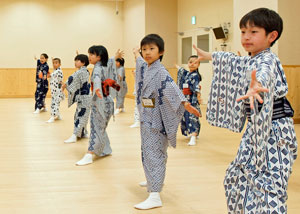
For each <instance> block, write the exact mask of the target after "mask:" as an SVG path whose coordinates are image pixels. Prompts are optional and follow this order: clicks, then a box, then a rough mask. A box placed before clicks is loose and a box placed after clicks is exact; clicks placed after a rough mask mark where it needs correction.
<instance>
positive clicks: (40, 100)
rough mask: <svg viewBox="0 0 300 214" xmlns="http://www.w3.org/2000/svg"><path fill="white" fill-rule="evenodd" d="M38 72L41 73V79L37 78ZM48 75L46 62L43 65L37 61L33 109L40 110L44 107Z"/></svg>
mask: <svg viewBox="0 0 300 214" xmlns="http://www.w3.org/2000/svg"><path fill="white" fill-rule="evenodd" d="M39 72H42V73H43V78H42V79H40V78H39ZM48 73H49V66H48V64H47V62H45V63H44V64H42V63H41V61H40V60H37V67H36V74H35V81H36V91H35V96H34V97H35V106H34V109H42V108H43V107H46V104H45V98H46V95H47V92H48V80H47V75H48ZM44 78H45V79H44Z"/></svg>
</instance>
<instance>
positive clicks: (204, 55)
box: [193, 45, 212, 63]
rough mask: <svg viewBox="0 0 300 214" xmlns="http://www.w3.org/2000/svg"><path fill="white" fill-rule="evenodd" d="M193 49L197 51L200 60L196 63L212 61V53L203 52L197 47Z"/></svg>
mask: <svg viewBox="0 0 300 214" xmlns="http://www.w3.org/2000/svg"><path fill="white" fill-rule="evenodd" d="M193 48H194V49H195V50H196V51H197V55H198V59H197V60H196V61H195V62H194V63H197V62H200V61H204V60H212V57H211V53H209V52H206V51H204V50H201V49H200V48H197V47H196V45H193Z"/></svg>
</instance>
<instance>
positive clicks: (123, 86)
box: [116, 66, 128, 108]
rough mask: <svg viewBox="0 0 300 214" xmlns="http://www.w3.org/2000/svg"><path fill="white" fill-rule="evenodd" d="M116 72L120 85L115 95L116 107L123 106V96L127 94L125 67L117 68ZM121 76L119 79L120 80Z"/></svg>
mask: <svg viewBox="0 0 300 214" xmlns="http://www.w3.org/2000/svg"><path fill="white" fill-rule="evenodd" d="M117 74H118V77H117V79H118V81H117V82H118V84H119V85H120V90H119V91H118V92H117V96H116V108H124V101H125V96H126V94H127V91H128V88H127V83H126V77H125V69H124V67H123V66H121V67H119V68H117ZM120 78H121V80H120Z"/></svg>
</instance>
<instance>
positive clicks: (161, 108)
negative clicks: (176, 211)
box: [134, 34, 200, 210]
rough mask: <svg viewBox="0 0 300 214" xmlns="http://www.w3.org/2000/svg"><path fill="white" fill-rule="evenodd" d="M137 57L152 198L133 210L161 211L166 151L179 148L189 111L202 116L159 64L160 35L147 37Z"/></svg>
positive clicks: (145, 163) (145, 164) (145, 159)
mask: <svg viewBox="0 0 300 214" xmlns="http://www.w3.org/2000/svg"><path fill="white" fill-rule="evenodd" d="M140 49H141V55H142V56H141V55H140V52H139V48H136V49H134V55H135V57H136V83H135V84H136V91H137V95H136V101H137V107H138V110H139V115H140V127H141V129H140V131H141V138H142V139H141V140H142V145H141V150H142V163H143V167H144V172H145V175H146V180H147V181H146V182H142V183H141V184H140V185H141V186H147V189H148V192H149V193H150V195H149V197H148V198H147V199H146V200H145V201H144V202H141V203H139V204H137V205H135V206H134V207H135V208H136V209H143V210H145V209H151V208H155V207H161V206H162V202H161V199H160V194H159V193H160V192H161V190H162V186H163V183H164V179H165V171H166V162H167V157H168V155H167V147H168V145H170V146H172V147H176V134H177V130H178V125H179V123H180V121H181V118H182V116H183V113H184V110H187V111H189V112H191V113H193V114H195V115H196V116H198V117H199V116H200V113H199V112H198V111H197V109H195V108H194V107H193V106H192V105H191V104H190V103H188V102H187V100H186V98H185V97H184V95H183V94H182V92H181V90H180V89H179V88H178V86H177V85H176V83H175V82H174V81H173V79H172V78H171V76H170V74H169V72H168V71H167V70H166V68H165V67H164V66H163V65H162V64H161V63H160V61H161V60H162V57H163V54H164V41H163V39H162V38H161V37H160V36H159V35H157V34H150V35H147V36H146V37H145V38H144V39H143V40H142V41H141V45H140Z"/></svg>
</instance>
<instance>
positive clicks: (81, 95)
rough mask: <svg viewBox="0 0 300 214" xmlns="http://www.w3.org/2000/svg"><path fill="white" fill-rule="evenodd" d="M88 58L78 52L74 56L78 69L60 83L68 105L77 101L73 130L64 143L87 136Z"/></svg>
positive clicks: (89, 105) (89, 104)
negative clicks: (65, 90)
mask: <svg viewBox="0 0 300 214" xmlns="http://www.w3.org/2000/svg"><path fill="white" fill-rule="evenodd" d="M88 65H89V59H88V56H87V55H84V54H79V55H77V56H76V57H75V67H76V68H77V69H78V70H77V71H75V73H73V74H72V75H71V76H70V77H69V78H68V81H67V82H66V83H63V85H62V91H64V89H65V88H66V89H67V90H68V107H70V106H71V105H72V104H73V103H76V102H77V107H76V112H75V115H74V131H73V134H72V136H71V137H70V138H69V139H67V140H65V141H64V142H65V143H75V142H76V141H77V137H80V138H82V137H88V134H87V129H86V125H87V123H88V119H89V114H90V110H91V96H90V84H89V77H90V73H89V71H88V70H87V68H86V67H87V66H88Z"/></svg>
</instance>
